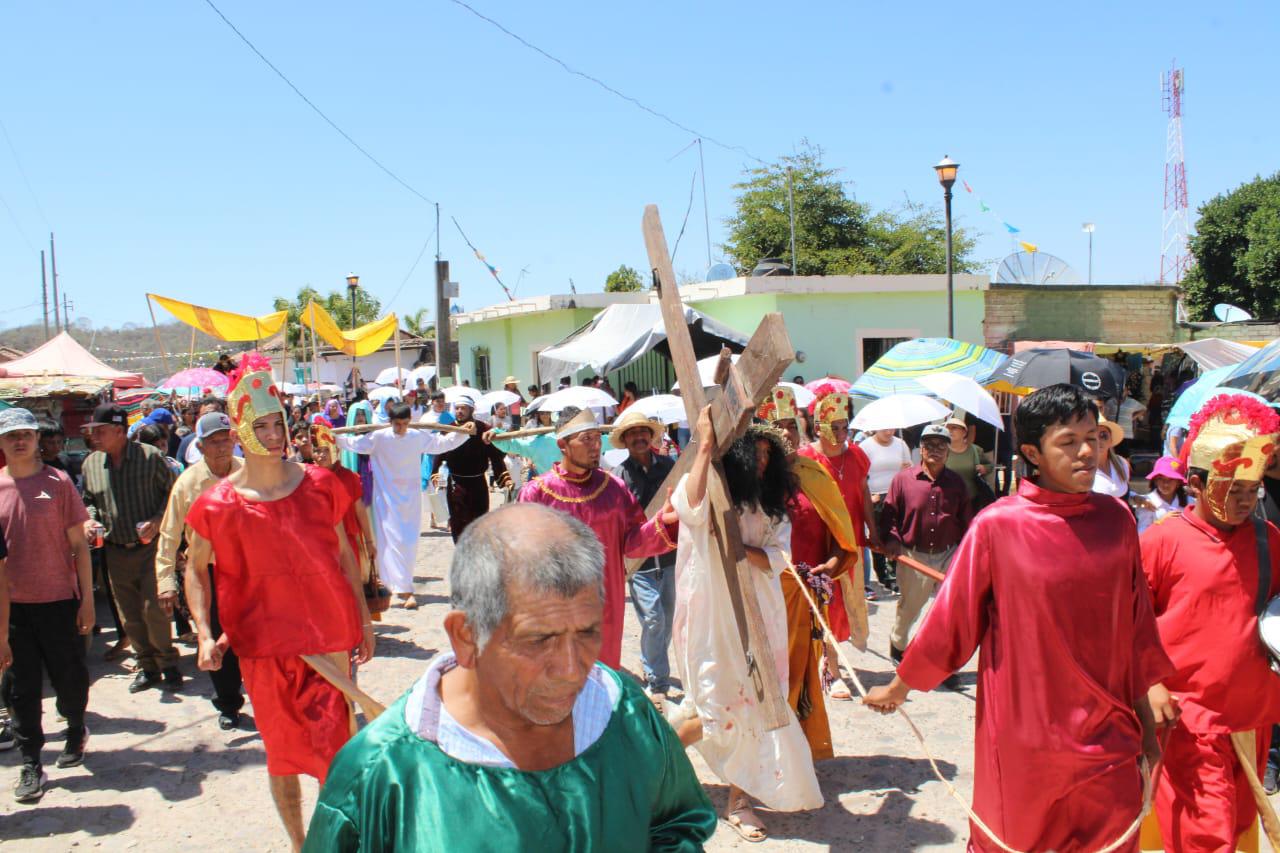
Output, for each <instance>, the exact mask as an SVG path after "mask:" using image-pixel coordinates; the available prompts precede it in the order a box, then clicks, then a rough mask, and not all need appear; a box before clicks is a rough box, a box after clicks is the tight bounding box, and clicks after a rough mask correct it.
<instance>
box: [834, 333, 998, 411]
mask: <svg viewBox="0 0 1280 853" xmlns="http://www.w3.org/2000/svg"><path fill="white" fill-rule="evenodd" d="M1006 359H1008V356H1006V355H1005V354H1004V353H1000V352H996V351H995V350H993V349H987V348H986V347H984V346H979V345H978V344H968V343H965V342H963V341H955V340H952V339H951V338H915V339H913V340H910V341H903V342H902V343H900V344H897V345H895V346H894V347H893V348H892V349H891V350H889V351H888V352H887V353H885V354H884V355H882V356H881V357H880V359H879V360H878V361H877V362H876V363H875V364H873V365H871V367H869V368H867V372H866V373H864V374H862V375H861V376H859V377H858V381H857V382H854V383H853V387H852V388H850V389H849V393H850V394H854V395H857V396H860V397H872V398H880V397H887V396H889V395H890V394H902V393H907V394H926V395H930V396H934V395H933V392H932V391H930V390H929V389H927V388H925V387H924V386H923V385H921V384H920V383H919V382H917V381H916V378H917V377H920V376H928V375H930V374H933V373H958V374H960V375H961V376H968V377H969V378H970V379H973V380H974V381H976V382H978V383H979V384H981V383H983V382H986V381H987V380H988V379H989V378H990V377H991V374H993V373H995V372H996V371H997V370H999V369H1000V367H1001V366H1002V365H1003V364H1004V363H1005V360H1006Z"/></svg>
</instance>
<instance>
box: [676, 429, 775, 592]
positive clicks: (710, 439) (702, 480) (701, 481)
mask: <svg viewBox="0 0 1280 853" xmlns="http://www.w3.org/2000/svg"><path fill="white" fill-rule="evenodd" d="M695 429H696V434H697V436H698V449H697V453H696V455H695V456H694V457H693V467H692V468H690V469H689V479H688V481H687V482H686V483H685V486H684V488H685V496H686V497H687V498H688V500H689V506H692V507H697V506H702V500H703V498H705V497H706V496H707V473H708V472H709V471H710V470H711V460H712V459H713V458H714V457H715V443H716V431H715V427H713V426H712V424H711V406H710V405H707V406H706V407H705V408H703V410H702V411H701V412H700V413H699V414H698V423H697V425H696V427H695ZM751 550H752V549H750V548H748V549H747V554H748V559H750V552H751ZM755 550H760V549H758V548H757V549H755ZM760 553H761V555H763V554H764V552H763V551H761V552H760ZM768 567H769V566H768V560H767V559H766V561H765V568H766V569H767V568H768Z"/></svg>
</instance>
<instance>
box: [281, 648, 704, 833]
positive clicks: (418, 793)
mask: <svg viewBox="0 0 1280 853" xmlns="http://www.w3.org/2000/svg"><path fill="white" fill-rule="evenodd" d="M608 676H609V677H612V678H614V679H615V680H617V681H618V682H619V684H620V685H621V687H622V693H621V695H620V696H619V699H618V703H617V705H616V706H615V707H614V710H613V715H612V717H610V719H609V723H608V725H607V726H606V728H605V730H604V733H603V734H602V735H600V738H599V739H598V740H597V741H596V742H595V743H593V744H592V745H591V746H589V747H587V748H586V749H585V750H583V752H582V754H580V755H578V756H577V757H576V758H574V759H572V760H570V761H567V762H565V763H564V764H562V765H560V766H559V767H554V768H552V769H550V770H541V771H523V770H516V769H513V768H504V767H487V766H483V765H477V764H467V763H465V762H462V761H459V760H457V759H455V758H452V757H450V756H448V755H446V754H445V753H444V752H442V751H441V750H440V748H439V747H438V746H436V745H435V744H434V743H432V742H431V741H428V740H425V739H424V738H422V737H420V736H419V735H418V734H417V733H416V732H414V731H413V730H411V729H410V727H409V725H408V724H407V723H406V722H405V704H406V700H407V697H408V694H405V695H404V696H401V697H400V699H399V700H398V701H397V702H396V703H395V704H394V705H392V706H391V707H390V708H388V709H387V710H386V712H384V713H383V714H382V715H381V716H379V717H378V719H376V720H374V721H373V723H371V724H370V725H368V726H366V727H365V728H364V729H363V730H362V731H361V732H360V733H359V734H357V735H356V736H355V737H354V738H352V739H351V741H350V742H349V743H348V744H347V745H346V746H344V747H343V748H342V751H341V752H339V753H338V755H337V757H336V758H335V759H334V761H333V764H332V765H331V766H330V768H329V775H328V781H326V782H325V785H324V789H323V790H322V791H321V792H320V799H319V802H317V803H316V809H315V813H314V814H313V815H312V818H311V826H310V828H309V829H308V831H307V842H306V845H305V846H304V847H303V851H304V853H331V851H361V853H373V851H393V850H395V851H419V852H420V851H448V853H469V851H490V850H501V851H503V853H516V851H530V853H534V851H536V853H555V851H574V853H582V851H609V853H614V851H619V853H622V851H633V850H634V851H642V850H662V851H696V850H701V849H702V844H703V842H704V841H706V840H707V839H708V838H710V837H711V834H712V833H713V832H714V831H715V827H716V813H715V810H714V809H713V808H712V806H711V802H710V800H708V799H707V795H706V793H705V792H704V791H703V790H702V786H701V785H700V784H699V783H698V779H697V776H696V775H694V772H693V766H692V765H691V764H690V763H689V759H688V757H687V756H686V755H685V751H684V748H683V747H682V746H681V745H680V740H679V738H677V737H676V733H675V731H674V730H672V728H671V726H670V725H669V724H668V723H667V722H666V720H664V719H662V717H661V716H660V715H659V714H658V712H657V710H656V709H655V708H654V707H653V703H652V702H651V701H649V699H648V697H646V696H645V695H644V693H643V692H642V691H641V690H640V688H639V686H638V685H636V684H635V683H633V682H632V681H631V679H628V678H620V677H619V676H618V675H617V673H615V672H613V671H612V670H609V671H608Z"/></svg>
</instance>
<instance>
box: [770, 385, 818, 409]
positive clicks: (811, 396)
mask: <svg viewBox="0 0 1280 853" xmlns="http://www.w3.org/2000/svg"><path fill="white" fill-rule="evenodd" d="M778 384H779V385H781V386H782V387H783V388H790V389H791V392H792V393H793V394H795V395H796V405H797V406H799V407H800V408H802V409H807V408H809V404H810V403H812V402H813V401H814V400H816V399H817V398H818V395H817V394H815V393H813V392H812V391H810V390H809V389H808V388H806V387H804V386H803V385H797V384H796V383H794V382H779V383H778Z"/></svg>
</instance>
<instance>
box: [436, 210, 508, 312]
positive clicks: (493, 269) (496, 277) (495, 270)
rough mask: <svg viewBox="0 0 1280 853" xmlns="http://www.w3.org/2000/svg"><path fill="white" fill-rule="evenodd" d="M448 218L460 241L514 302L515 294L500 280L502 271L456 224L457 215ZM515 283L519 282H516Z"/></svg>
mask: <svg viewBox="0 0 1280 853" xmlns="http://www.w3.org/2000/svg"><path fill="white" fill-rule="evenodd" d="M449 218H450V219H452V220H453V227H455V228H457V229H458V233H459V234H461V235H462V241H463V242H464V243H466V244H467V246H468V247H470V249H471V251H472V252H474V253H475V256H476V260H478V261H479V262H480V263H482V264H484V267H485V269H487V270H488V271H489V275H491V276H493V280H494V281H496V282H497V283H498V286H499V287H501V288H502V292H503V293H505V294H507V300H508V301H510V302H515V301H516V297H515V295H514V294H512V293H511V289H510V288H508V287H507V285H506V283H504V282H503V280H502V277H501V275H500V273H501V272H502V271H501V270H500V269H498V268H497V267H495V266H494V265H493V264H491V263H489V260H488V259H487V258H486V257H485V256H484V254H483V253H482V252H481V251H480V250H479V249H477V248H476V245H475V243H472V242H471V240H470V238H468V237H467V233H466V232H465V231H463V230H462V226H461V225H459V224H458V217H456V216H450V217H449ZM517 284H519V282H517Z"/></svg>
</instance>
